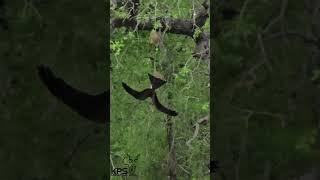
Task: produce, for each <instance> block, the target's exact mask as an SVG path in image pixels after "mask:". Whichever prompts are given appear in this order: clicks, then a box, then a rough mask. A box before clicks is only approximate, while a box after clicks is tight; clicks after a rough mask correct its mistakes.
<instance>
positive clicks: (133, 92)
mask: <svg viewBox="0 0 320 180" xmlns="http://www.w3.org/2000/svg"><path fill="white" fill-rule="evenodd" d="M122 87H123V88H124V89H125V90H126V91H127V93H129V94H130V95H131V96H133V97H134V98H136V99H139V100H145V99H147V98H148V97H151V96H152V94H153V92H154V90H152V89H149V88H147V89H145V90H143V91H141V92H139V91H136V90H134V89H132V88H131V87H129V86H128V85H127V84H126V83H124V82H123V83H122Z"/></svg>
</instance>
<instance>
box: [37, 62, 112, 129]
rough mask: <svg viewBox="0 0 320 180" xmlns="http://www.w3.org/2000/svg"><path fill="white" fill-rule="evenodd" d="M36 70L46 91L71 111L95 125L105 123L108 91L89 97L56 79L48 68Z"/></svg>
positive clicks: (108, 98)
mask: <svg viewBox="0 0 320 180" xmlns="http://www.w3.org/2000/svg"><path fill="white" fill-rule="evenodd" d="M37 69H38V75H39V77H40V79H41V81H42V82H43V83H44V85H45V86H46V87H47V88H48V90H49V91H50V92H51V93H52V94H53V95H54V96H55V97H56V98H58V99H59V100H60V101H62V102H63V103H64V104H66V105H67V106H69V107H70V108H71V109H72V110H73V111H75V112H77V113H78V114H79V115H80V116H82V117H85V118H87V119H88V120H90V121H93V122H96V123H106V122H107V117H109V116H108V115H107V114H108V109H109V108H108V107H109V105H110V101H109V100H110V95H109V91H105V92H103V93H101V94H97V95H90V94H87V93H85V92H81V91H79V90H77V89H75V88H73V87H72V86H70V85H69V84H67V83H66V82H65V81H64V80H62V79H61V78H59V77H56V76H55V75H54V74H53V72H52V71H51V70H50V68H49V67H46V66H44V65H39V66H38V67H37Z"/></svg>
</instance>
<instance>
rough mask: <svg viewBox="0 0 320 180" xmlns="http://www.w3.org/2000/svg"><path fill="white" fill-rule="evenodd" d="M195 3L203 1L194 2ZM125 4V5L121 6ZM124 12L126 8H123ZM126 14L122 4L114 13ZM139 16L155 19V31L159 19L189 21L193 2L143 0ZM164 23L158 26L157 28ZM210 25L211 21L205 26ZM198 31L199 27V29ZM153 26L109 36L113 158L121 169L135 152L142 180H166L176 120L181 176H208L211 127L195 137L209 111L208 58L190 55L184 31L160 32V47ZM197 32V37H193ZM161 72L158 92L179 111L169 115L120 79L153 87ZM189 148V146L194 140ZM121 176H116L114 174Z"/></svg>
mask: <svg viewBox="0 0 320 180" xmlns="http://www.w3.org/2000/svg"><path fill="white" fill-rule="evenodd" d="M194 3H195V6H196V7H200V6H201V5H200V2H198V1H194ZM123 7H124V6H123ZM123 11H124V12H123ZM121 12H122V13H123V14H124V16H126V15H127V12H126V11H125V9H124V8H118V9H115V10H113V11H112V13H111V14H112V16H111V18H112V17H113V16H120V15H121ZM139 12H141V13H139V14H138V17H137V19H141V21H142V20H143V19H147V20H148V19H152V21H153V29H154V30H156V29H157V28H160V27H161V23H160V22H159V21H157V19H158V18H159V17H163V16H165V17H168V18H180V19H190V17H191V15H192V13H193V4H192V2H191V1H154V0H150V1H143V2H141V4H140V6H139ZM159 26H160V27H159ZM208 29H209V20H208V22H207V24H206V25H205V27H204V29H203V30H208ZM199 31H200V30H199ZM151 32H152V30H139V29H138V30H137V29H136V30H135V29H130V28H124V27H122V28H116V29H113V33H112V34H111V41H110V43H111V44H110V46H111V51H112V53H111V67H112V70H111V95H112V97H111V159H112V162H113V166H114V167H122V166H124V165H123V163H124V162H123V159H124V158H125V157H126V155H127V154H129V155H130V156H134V157H135V156H137V155H139V154H140V156H139V158H138V160H137V164H136V166H137V167H136V174H137V176H138V177H137V178H138V179H165V178H166V177H167V176H168V171H169V169H170V168H172V167H169V166H170V165H169V163H168V161H169V159H170V155H169V154H170V153H169V148H168V139H167V132H166V131H167V130H168V127H167V123H168V122H169V121H171V122H172V123H173V133H174V141H173V143H174V146H175V147H174V148H175V153H176V161H177V162H176V163H177V164H176V167H174V168H176V169H177V177H178V179H190V178H201V179H209V174H208V166H207V165H208V163H209V147H210V136H209V126H208V125H205V126H200V130H199V132H198V133H197V134H196V136H195V138H194V139H192V137H193V135H194V132H195V129H194V127H193V124H195V123H196V121H197V120H198V119H200V118H202V117H205V116H207V115H208V114H209V64H208V60H201V59H196V58H194V57H193V56H192V53H193V49H194V46H195V41H194V40H193V38H192V37H188V36H185V35H181V34H173V33H168V32H164V33H162V42H161V43H160V45H159V46H155V45H154V44H150V39H149V36H150V34H152V33H151ZM195 36H196V35H195ZM155 71H156V72H158V73H160V74H162V75H163V76H164V79H165V80H167V83H166V84H165V85H163V86H162V87H161V88H160V89H159V90H157V94H158V96H159V100H160V102H161V103H162V104H164V105H166V106H168V107H170V108H172V109H174V110H176V111H177V112H178V113H179V115H178V116H176V117H172V118H168V117H167V116H166V115H165V114H164V113H161V112H159V111H157V110H156V109H155V107H154V106H153V105H152V104H151V100H150V99H148V100H147V101H138V100H136V99H134V98H133V97H132V96H130V95H129V94H128V93H126V92H125V91H124V89H123V88H122V86H121V83H122V82H125V83H127V84H129V85H130V86H131V87H133V88H134V89H137V90H143V89H144V88H146V87H149V86H150V83H149V79H148V76H147V73H151V74H152V73H153V72H155ZM190 139H192V140H191V141H190V143H188V144H189V146H188V144H187V142H188V140H190ZM113 178H114V179H117V178H116V177H113Z"/></svg>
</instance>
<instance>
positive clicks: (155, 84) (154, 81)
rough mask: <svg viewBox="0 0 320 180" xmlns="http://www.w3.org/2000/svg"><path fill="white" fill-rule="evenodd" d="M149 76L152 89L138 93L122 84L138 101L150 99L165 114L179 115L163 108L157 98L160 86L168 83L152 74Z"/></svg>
mask: <svg viewBox="0 0 320 180" xmlns="http://www.w3.org/2000/svg"><path fill="white" fill-rule="evenodd" d="M148 76H149V80H150V83H151V88H146V89H144V90H143V91H140V92H139V91H136V90H134V89H132V88H131V87H129V86H128V85H127V84H126V83H124V82H122V87H123V88H124V89H125V90H126V91H127V93H129V94H130V95H131V96H133V97H134V98H136V99H138V100H145V99H147V98H148V97H150V98H151V99H152V103H153V104H154V105H155V107H156V108H157V109H158V110H159V111H161V112H163V113H165V114H168V115H170V116H177V115H178V113H177V112H175V111H173V110H170V109H168V108H166V107H165V106H163V105H162V104H161V103H160V102H159V99H158V97H157V94H156V89H158V88H159V87H160V86H162V85H163V84H165V83H166V81H164V80H162V79H160V78H157V77H154V76H152V75H151V74H149V73H148Z"/></svg>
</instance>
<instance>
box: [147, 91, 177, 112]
mask: <svg viewBox="0 0 320 180" xmlns="http://www.w3.org/2000/svg"><path fill="white" fill-rule="evenodd" d="M152 101H153V103H154V105H155V106H156V108H157V109H158V110H159V111H161V112H163V113H166V114H168V115H170V116H177V115H178V113H177V112H175V111H173V110H170V109H168V108H166V107H164V106H163V105H162V104H160V102H159V100H158V97H157V94H156V93H154V94H153V96H152Z"/></svg>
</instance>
